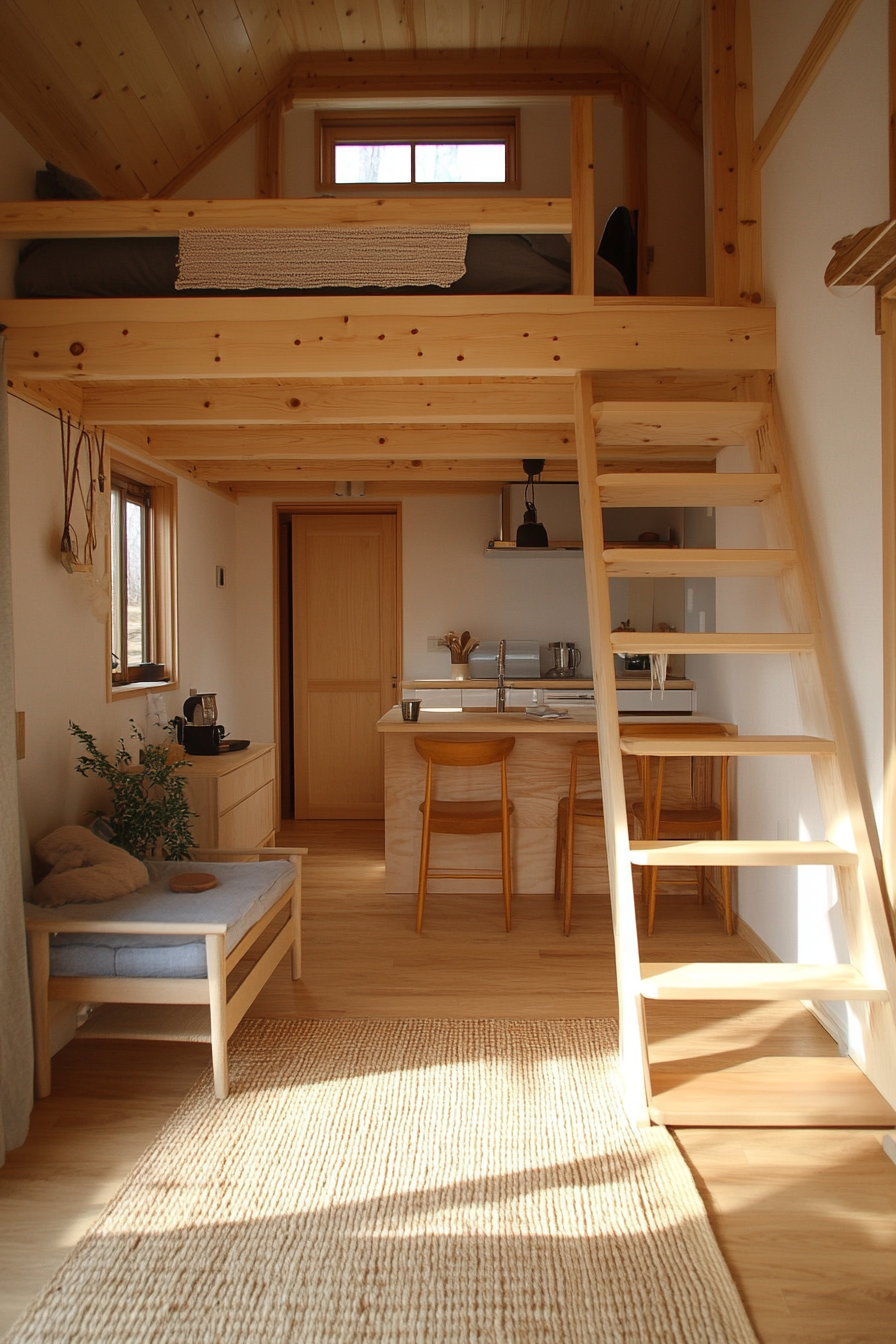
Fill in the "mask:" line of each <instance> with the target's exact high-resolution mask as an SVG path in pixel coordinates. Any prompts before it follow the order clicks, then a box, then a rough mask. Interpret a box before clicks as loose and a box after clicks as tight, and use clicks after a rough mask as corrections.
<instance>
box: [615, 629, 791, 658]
mask: <svg viewBox="0 0 896 1344" xmlns="http://www.w3.org/2000/svg"><path fill="white" fill-rule="evenodd" d="M610 647H611V649H612V650H613V652H614V653H811V652H812V650H813V649H814V648H815V637H814V635H811V634H803V633H801V632H796V631H794V632H790V633H788V634H783V635H768V634H744V633H740V632H738V633H737V634H711V635H700V634H686V633H682V632H680V631H678V630H673V631H671V632H669V631H657V630H653V631H651V630H622V631H615V630H614V631H613V633H612V634H611V635H610Z"/></svg>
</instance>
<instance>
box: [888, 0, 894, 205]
mask: <svg viewBox="0 0 896 1344" xmlns="http://www.w3.org/2000/svg"><path fill="white" fill-rule="evenodd" d="M887 46H888V50H889V67H890V218H891V219H896V0H889V5H888V12H887Z"/></svg>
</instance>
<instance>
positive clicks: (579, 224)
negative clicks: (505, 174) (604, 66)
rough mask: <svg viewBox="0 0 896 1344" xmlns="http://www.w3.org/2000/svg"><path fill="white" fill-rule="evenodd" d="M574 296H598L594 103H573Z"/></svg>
mask: <svg viewBox="0 0 896 1344" xmlns="http://www.w3.org/2000/svg"><path fill="white" fill-rule="evenodd" d="M569 103H570V107H569V136H570V143H569V163H570V179H571V181H570V186H571V196H572V292H573V294H581V295H589V296H590V295H593V294H594V99H593V98H585V97H575V98H570V100H569Z"/></svg>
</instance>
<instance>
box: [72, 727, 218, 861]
mask: <svg viewBox="0 0 896 1344" xmlns="http://www.w3.org/2000/svg"><path fill="white" fill-rule="evenodd" d="M131 729H132V733H131V736H132V737H135V738H137V740H138V741H139V743H140V744H141V745H140V749H139V759H138V760H137V761H136V762H135V761H134V759H133V757H132V755H131V753H130V752H129V751H128V749H127V747H126V746H125V744H124V738H119V742H118V750H117V751H116V753H115V758H114V760H110V759H109V757H108V756H107V755H106V754H105V753H104V752H102V751H100V749H99V748H98V746H97V745H96V740H95V739H94V738H93V737H92V736H91V734H90V733H87V732H85V731H84V729H83V728H79V727H78V725H77V724H76V723H71V722H70V723H69V731H70V732H71V734H72V736H73V737H76V738H77V739H78V741H79V742H80V743H81V745H82V746H83V747H84V748H85V754H84V755H83V756H79V757H78V762H77V764H76V766H75V769H76V770H77V772H78V774H79V775H85V776H86V775H98V776H99V778H100V779H102V780H103V781H104V783H106V784H107V785H108V786H109V789H110V791H111V794H112V811H111V814H110V813H107V812H98V811H93V812H91V813H90V815H91V816H93V817H102V818H103V819H104V820H105V821H106V822H107V823H108V825H109V827H110V828H111V830H112V832H113V834H112V837H111V843H112V844H113V845H118V846H119V847H120V848H121V849H125V850H127V852H128V853H129V854H133V855H134V856H135V857H136V858H138V859H188V858H189V857H190V850H191V848H192V847H193V845H194V844H195V841H194V839H193V833H192V831H191V829H190V818H191V817H194V816H195V815H196V813H195V812H191V811H190V809H189V807H188V806H187V799H186V796H185V793H184V790H185V788H186V783H187V781H186V778H185V776H184V774H183V771H184V769H185V768H187V767H188V766H189V761H185V760H183V759H182V758H181V759H176V758H175V753H173V752H171V751H170V746H171V745H172V744H171V743H167V742H165V743H162V744H161V745H155V744H152V743H149V742H147V741H146V738H145V736H144V735H143V733H141V732H140V729H139V728H138V727H137V725H136V723H135V722H134V720H133V719H131Z"/></svg>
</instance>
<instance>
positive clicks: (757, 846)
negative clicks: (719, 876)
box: [629, 840, 859, 868]
mask: <svg viewBox="0 0 896 1344" xmlns="http://www.w3.org/2000/svg"><path fill="white" fill-rule="evenodd" d="M629 848H630V849H631V861H632V863H637V864H643V865H644V866H645V867H648V868H690V867H694V866H702V867H710V868H779V867H782V868H783V867H799V865H801V864H804V863H812V864H829V865H830V866H831V867H834V868H853V867H855V866H856V864H857V863H858V861H859V858H858V855H857V854H853V853H851V851H850V850H848V849H841V848H840V846H839V845H834V844H832V843H831V841H830V840H632V841H631V842H630V845H629Z"/></svg>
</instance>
